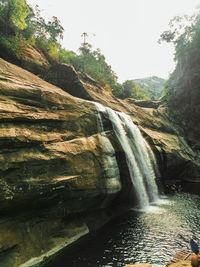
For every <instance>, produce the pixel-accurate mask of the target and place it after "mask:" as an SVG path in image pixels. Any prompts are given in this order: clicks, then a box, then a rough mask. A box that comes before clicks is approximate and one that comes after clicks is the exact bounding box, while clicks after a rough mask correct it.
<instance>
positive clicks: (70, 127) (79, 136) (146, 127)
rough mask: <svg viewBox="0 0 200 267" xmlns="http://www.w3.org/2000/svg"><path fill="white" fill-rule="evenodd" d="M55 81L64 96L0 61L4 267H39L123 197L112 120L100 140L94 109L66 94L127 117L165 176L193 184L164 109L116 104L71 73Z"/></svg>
mask: <svg viewBox="0 0 200 267" xmlns="http://www.w3.org/2000/svg"><path fill="white" fill-rule="evenodd" d="M69 73H70V74H69ZM62 75H63V77H60V78H59V79H61V81H62V84H61V85H60V86H62V87H63V85H66V87H65V88H64V87H63V89H61V88H58V87H56V86H54V85H52V84H49V83H47V82H45V81H43V80H41V79H40V78H38V77H37V76H34V75H33V74H31V73H29V72H27V71H24V70H23V69H21V68H19V67H16V66H14V65H12V64H9V63H6V62H5V61H4V60H0V122H1V124H0V148H1V153H0V176H1V179H0V192H1V195H0V204H1V205H0V212H1V215H2V216H1V220H0V221H1V224H0V262H1V266H3V267H4V266H6V267H10V266H12V267H15V266H20V265H22V266H38V265H37V264H38V262H44V261H45V259H46V257H48V256H50V255H53V254H55V253H57V252H58V251H59V250H60V249H62V248H63V247H65V246H67V245H68V244H70V243H72V242H74V241H75V240H76V239H78V238H80V237H81V236H83V235H85V234H87V233H88V232H90V231H91V229H95V228H97V227H99V226H100V225H102V224H103V223H105V222H106V221H108V220H109V219H110V218H111V217H112V216H113V214H112V210H114V208H112V210H111V209H110V210H109V207H110V206H111V205H112V206H114V204H115V203H119V202H121V200H122V199H126V197H127V196H128V193H129V184H130V180H129V173H128V169H127V166H126V159H125V156H124V153H123V151H122V149H121V146H120V144H119V142H117V140H116V138H115V135H114V132H113V130H112V125H111V123H110V122H109V121H108V119H107V118H103V124H104V130H105V131H106V135H102V134H101V130H102V129H101V127H100V126H101V125H99V119H98V111H97V109H96V106H95V104H94V103H92V102H90V101H87V100H84V99H81V98H76V97H74V96H72V95H70V94H68V93H67V91H68V90H69V92H70V93H71V92H72V91H74V90H76V93H75V94H74V95H76V96H79V97H82V98H86V99H91V100H93V101H96V102H100V103H101V104H103V105H105V106H108V107H110V108H112V109H114V110H118V111H123V112H125V113H127V114H129V115H130V116H131V117H132V119H133V121H134V122H135V123H136V124H137V125H138V127H139V128H140V130H141V131H142V133H143V136H144V137H145V138H146V140H147V141H148V142H149V143H150V145H151V147H152V148H153V150H154V151H155V154H156V156H157V159H158V161H159V165H160V171H161V173H162V174H163V177H164V178H165V177H167V178H168V179H169V178H177V177H179V178H185V177H188V174H187V173H186V172H187V170H193V173H192V175H191V177H190V178H192V179H195V180H196V181H198V172H197V170H199V169H198V168H199V167H198V166H199V165H198V164H199V163H198V159H195V156H196V155H195V153H194V152H193V151H192V150H191V148H190V147H189V146H188V145H187V143H186V142H185V139H184V138H183V136H182V132H181V131H180V129H178V128H177V127H175V126H174V125H173V124H172V123H171V122H170V120H169V118H168V117H167V116H166V113H165V106H164V105H162V103H161V104H159V105H156V106H155V105H154V107H149V105H148V108H147V107H145V108H142V107H139V106H137V105H135V103H134V101H133V100H131V99H127V100H124V101H122V100H119V99H116V98H114V97H112V96H111V95H110V94H109V93H108V92H106V91H105V90H103V88H101V87H100V86H98V85H97V84H96V82H95V81H93V80H92V79H90V77H88V76H85V75H78V74H77V73H76V72H75V71H74V70H73V69H72V68H70V67H69V66H62ZM59 79H57V81H56V82H55V84H56V85H59V83H58V82H59ZM65 80H66V82H65ZM52 82H53V79H52ZM72 88H73V90H72ZM70 90H71V91H70ZM110 163H112V164H110ZM186 164H187V165H188V168H183V166H186ZM177 166H178V167H177ZM178 168H179V169H178ZM180 170H181V172H180ZM119 199H120V201H119ZM106 208H107V210H108V212H105V211H104V209H106ZM77 214H80V216H79V217H78V216H77Z"/></svg>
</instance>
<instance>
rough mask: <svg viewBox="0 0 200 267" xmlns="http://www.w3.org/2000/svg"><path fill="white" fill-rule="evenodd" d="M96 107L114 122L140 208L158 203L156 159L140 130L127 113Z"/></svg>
mask: <svg viewBox="0 0 200 267" xmlns="http://www.w3.org/2000/svg"><path fill="white" fill-rule="evenodd" d="M95 105H96V107H97V109H98V110H99V112H103V113H105V114H106V115H107V117H108V119H109V120H110V121H111V122H112V125H113V129H114V132H115V134H116V137H117V138H118V141H119V143H120V144H121V146H122V148H123V150H124V153H125V156H126V161H127V165H128V168H129V173H130V177H131V180H132V184H133V186H134V189H135V192H136V195H137V200H138V205H139V208H141V209H143V208H145V207H147V206H149V204H150V203H152V202H156V201H158V200H159V194H158V188H157V185H156V182H155V178H156V176H155V172H154V167H153V165H155V158H154V155H153V152H152V151H151V148H150V147H149V145H148V144H147V142H146V141H145V140H144V138H143V137H142V135H141V133H140V130H139V129H138V127H137V126H136V125H135V124H134V123H133V122H132V120H131V118H130V117H129V116H128V115H126V114H125V113H122V112H116V111H114V110H112V109H111V108H106V107H104V106H102V105H101V104H99V103H95ZM98 116H99V114H98ZM99 119H100V121H101V127H103V126H102V125H103V124H102V120H101V118H100V117H99Z"/></svg>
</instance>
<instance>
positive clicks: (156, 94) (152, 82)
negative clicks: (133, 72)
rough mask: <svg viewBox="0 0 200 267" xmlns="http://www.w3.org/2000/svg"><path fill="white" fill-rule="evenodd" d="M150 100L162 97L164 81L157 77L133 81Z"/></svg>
mask: <svg viewBox="0 0 200 267" xmlns="http://www.w3.org/2000/svg"><path fill="white" fill-rule="evenodd" d="M134 81H135V82H136V83H138V84H139V86H140V87H141V88H142V89H143V90H144V91H145V93H146V95H148V97H149V98H150V99H151V100H158V99H159V98H160V97H162V96H163V95H164V82H165V80H164V79H162V78H159V77H157V76H152V77H148V78H143V79H136V80H134Z"/></svg>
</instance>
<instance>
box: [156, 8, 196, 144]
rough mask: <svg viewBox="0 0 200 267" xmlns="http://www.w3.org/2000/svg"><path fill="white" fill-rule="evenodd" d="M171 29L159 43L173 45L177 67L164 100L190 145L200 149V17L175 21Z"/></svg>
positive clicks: (168, 84)
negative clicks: (163, 42)
mask: <svg viewBox="0 0 200 267" xmlns="http://www.w3.org/2000/svg"><path fill="white" fill-rule="evenodd" d="M170 25H171V27H170V29H169V30H167V31H165V32H163V34H162V35H161V40H162V41H163V40H164V41H167V42H172V43H173V44H174V46H175V60H176V63H177V64H176V68H175V70H174V72H173V73H172V74H171V76H170V78H169V80H168V81H167V83H166V89H165V90H166V99H167V102H168V107H169V108H170V113H171V114H173V115H174V119H175V120H176V122H179V123H180V125H181V126H182V127H183V128H184V129H185V133H186V135H187V137H188V140H189V142H190V143H191V145H193V146H194V147H196V148H197V149H200V141H199V131H200V120H199V118H200V13H198V14H196V15H194V16H192V17H188V16H183V17H175V18H174V19H173V20H172V21H171V22H170Z"/></svg>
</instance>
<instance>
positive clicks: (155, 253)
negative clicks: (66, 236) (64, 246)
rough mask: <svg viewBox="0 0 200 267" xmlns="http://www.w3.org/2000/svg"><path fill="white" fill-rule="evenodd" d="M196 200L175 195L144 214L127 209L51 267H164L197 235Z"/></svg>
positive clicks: (199, 226) (199, 200)
mask: <svg viewBox="0 0 200 267" xmlns="http://www.w3.org/2000/svg"><path fill="white" fill-rule="evenodd" d="M199 218H200V198H199V196H197V195H192V194H177V195H175V196H172V197H170V198H169V199H163V200H161V202H160V203H158V204H157V205H152V206H150V207H149V209H148V210H146V211H145V212H141V211H135V210H130V211H129V212H128V213H127V214H125V215H124V216H123V217H121V218H119V219H118V220H116V221H115V222H113V223H112V224H110V225H109V226H108V227H106V228H105V229H104V230H102V231H100V232H99V233H98V234H97V235H95V236H93V237H92V239H91V240H90V241H88V242H87V244H84V247H80V250H79V251H77V252H76V253H73V254H71V255H67V256H66V257H65V258H63V259H60V260H59V262H58V263H54V264H53V265H51V266H52V267H57V266H59V267H64V266H70V267H79V266H81V267H82V266H84V267H87V266H93V267H110V266H113V267H115V266H120V267H121V266H124V265H126V264H134V263H139V262H140V263H141V262H148V263H152V264H158V265H165V264H166V263H167V262H168V261H169V260H170V258H171V257H172V256H173V255H174V254H175V252H176V251H178V250H180V249H181V250H182V249H189V240H190V238H191V236H192V235H195V236H196V237H197V239H198V237H199V236H200V222H199Z"/></svg>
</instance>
